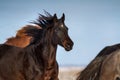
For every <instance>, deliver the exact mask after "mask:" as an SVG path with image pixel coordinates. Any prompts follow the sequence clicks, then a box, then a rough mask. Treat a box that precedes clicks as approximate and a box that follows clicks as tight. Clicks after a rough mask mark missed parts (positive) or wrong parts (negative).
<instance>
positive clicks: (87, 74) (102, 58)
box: [77, 44, 120, 80]
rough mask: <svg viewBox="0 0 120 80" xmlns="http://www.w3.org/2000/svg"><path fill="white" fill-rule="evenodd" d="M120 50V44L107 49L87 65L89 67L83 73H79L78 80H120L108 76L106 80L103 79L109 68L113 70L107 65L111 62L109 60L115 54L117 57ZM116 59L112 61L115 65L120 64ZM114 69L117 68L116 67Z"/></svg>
mask: <svg viewBox="0 0 120 80" xmlns="http://www.w3.org/2000/svg"><path fill="white" fill-rule="evenodd" d="M119 49H120V44H116V45H112V46H107V47H105V48H104V49H103V50H102V51H101V52H100V53H99V54H98V55H97V56H96V57H95V58H94V59H93V60H92V61H91V62H90V63H89V64H88V65H87V67H86V68H85V69H84V70H83V71H82V72H80V73H79V76H78V77H77V80H120V78H119V77H118V78H117V79H110V78H109V77H108V76H107V77H106V79H103V78H101V77H102V76H103V75H104V74H103V73H105V71H107V68H111V67H110V66H109V67H108V65H107V64H108V63H110V62H111V61H110V60H109V59H110V56H111V55H113V54H114V55H117V52H116V51H117V50H119ZM107 58H109V59H107ZM114 59H115V58H114ZM114 59H113V58H112V59H111V60H113V61H114V63H117V64H118V62H115V61H116V60H114ZM106 66H107V67H106ZM111 66H112V64H111ZM113 66H114V65H113ZM113 66H112V67H113ZM114 67H116V66H114ZM103 68H104V69H106V70H104V69H103ZM109 70H110V69H109ZM109 72H110V71H109ZM106 73H107V72H106ZM112 73H113V72H112ZM112 73H110V74H112ZM109 76H111V75H109ZM104 77H105V75H104ZM114 77H115V76H114Z"/></svg>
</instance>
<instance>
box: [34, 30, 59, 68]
mask: <svg viewBox="0 0 120 80" xmlns="http://www.w3.org/2000/svg"><path fill="white" fill-rule="evenodd" d="M54 40H56V39H55V38H54V34H53V33H52V32H51V31H47V32H46V33H45V34H44V37H43V38H42V39H41V41H40V42H39V44H38V45H37V46H36V49H35V50H36V52H37V53H36V54H37V55H39V56H42V59H43V61H44V62H45V63H44V65H45V66H51V64H52V63H55V62H56V49H57V43H56V42H57V41H54ZM52 65H53V64H52Z"/></svg>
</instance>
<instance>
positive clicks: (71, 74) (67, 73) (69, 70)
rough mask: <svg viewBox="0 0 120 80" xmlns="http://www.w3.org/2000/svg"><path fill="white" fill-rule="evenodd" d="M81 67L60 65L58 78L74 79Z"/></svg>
mask: <svg viewBox="0 0 120 80" xmlns="http://www.w3.org/2000/svg"><path fill="white" fill-rule="evenodd" d="M82 70H83V67H60V68H59V80H76V77H77V75H78V73H79V72H80V71H82Z"/></svg>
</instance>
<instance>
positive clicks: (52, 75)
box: [0, 13, 74, 80]
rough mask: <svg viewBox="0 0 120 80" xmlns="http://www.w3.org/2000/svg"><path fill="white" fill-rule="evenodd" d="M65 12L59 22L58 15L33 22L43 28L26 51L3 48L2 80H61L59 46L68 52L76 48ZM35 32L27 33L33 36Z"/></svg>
mask: <svg viewBox="0 0 120 80" xmlns="http://www.w3.org/2000/svg"><path fill="white" fill-rule="evenodd" d="M64 20H65V15H64V13H63V15H62V17H61V18H60V19H58V18H57V16H56V14H54V15H53V16H52V15H50V14H48V13H47V16H44V15H42V14H40V16H39V18H38V19H37V21H34V22H33V23H34V24H36V25H38V26H40V27H41V28H42V29H38V32H37V33H36V35H37V36H36V37H35V38H33V39H32V40H30V44H29V45H28V46H26V47H24V48H20V47H16V46H12V45H7V44H1V45H0V80H59V79H58V76H56V74H57V75H58V63H57V61H56V50H57V46H58V45H60V46H62V47H63V48H64V49H65V50H66V51H70V50H72V48H73V44H74V43H73V41H72V40H71V39H70V37H69V35H68V28H67V26H66V25H65V23H64ZM31 31H34V30H30V31H27V33H28V34H27V35H29V36H31V35H33V34H31V33H32V32H31Z"/></svg>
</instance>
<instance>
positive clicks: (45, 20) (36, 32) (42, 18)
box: [26, 11, 54, 45]
mask: <svg viewBox="0 0 120 80" xmlns="http://www.w3.org/2000/svg"><path fill="white" fill-rule="evenodd" d="M53 18H54V16H52V15H51V14H50V13H48V12H47V11H45V15H42V14H39V17H38V19H37V20H36V21H33V22H31V23H33V24H35V25H38V27H40V28H41V29H28V30H27V28H29V27H30V25H28V26H29V27H27V28H26V33H27V35H28V36H34V38H33V39H32V41H31V43H30V45H31V44H35V43H37V42H38V41H40V40H41V38H42V37H43V35H44V33H45V29H46V28H50V27H53Z"/></svg>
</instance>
